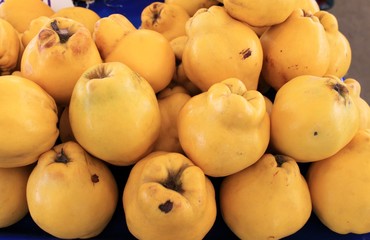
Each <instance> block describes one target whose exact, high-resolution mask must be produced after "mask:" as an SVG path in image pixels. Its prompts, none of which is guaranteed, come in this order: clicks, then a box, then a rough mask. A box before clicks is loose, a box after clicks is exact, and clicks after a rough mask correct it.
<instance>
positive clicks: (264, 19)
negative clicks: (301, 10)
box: [223, 0, 296, 27]
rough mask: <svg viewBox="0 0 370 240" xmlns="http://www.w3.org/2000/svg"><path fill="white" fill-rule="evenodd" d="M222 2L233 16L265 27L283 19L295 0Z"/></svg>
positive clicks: (290, 10)
mask: <svg viewBox="0 0 370 240" xmlns="http://www.w3.org/2000/svg"><path fill="white" fill-rule="evenodd" d="M223 4H224V7H225V9H226V11H227V12H228V13H229V14H230V16H232V17H233V18H235V19H237V20H239V21H242V22H246V23H248V24H249V25H251V26H254V27H266V26H272V25H276V24H279V23H282V22H283V21H285V20H286V19H287V18H288V17H289V15H290V14H291V13H292V11H293V10H294V8H295V6H296V0H264V1H260V0H223Z"/></svg>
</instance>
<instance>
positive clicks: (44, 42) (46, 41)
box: [38, 29, 56, 49]
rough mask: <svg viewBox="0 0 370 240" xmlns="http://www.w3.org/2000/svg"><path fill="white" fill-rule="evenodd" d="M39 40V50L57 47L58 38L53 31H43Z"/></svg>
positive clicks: (39, 35)
mask: <svg viewBox="0 0 370 240" xmlns="http://www.w3.org/2000/svg"><path fill="white" fill-rule="evenodd" d="M38 38H39V39H38V40H39V42H40V44H39V48H40V49H43V48H50V47H52V46H54V45H55V43H56V37H55V34H54V32H53V31H52V30H50V29H42V30H41V31H40V32H39V34H38Z"/></svg>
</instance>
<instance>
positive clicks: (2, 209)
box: [0, 165, 32, 229]
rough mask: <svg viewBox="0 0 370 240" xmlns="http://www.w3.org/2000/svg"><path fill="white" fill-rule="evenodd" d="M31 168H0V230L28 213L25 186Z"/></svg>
mask: <svg viewBox="0 0 370 240" xmlns="http://www.w3.org/2000/svg"><path fill="white" fill-rule="evenodd" d="M31 170H32V165H31V166H23V167H12V168H0V192H1V195H0V229H1V228H5V227H8V226H11V225H13V224H15V223H17V222H19V221H20V220H21V219H22V218H24V216H26V214H27V213H28V206H27V198H26V185H27V181H28V176H29V175H30V173H31Z"/></svg>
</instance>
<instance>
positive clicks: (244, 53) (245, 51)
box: [239, 48, 252, 59]
mask: <svg viewBox="0 0 370 240" xmlns="http://www.w3.org/2000/svg"><path fill="white" fill-rule="evenodd" d="M239 54H240V55H241V56H242V59H246V58H248V57H250V56H251V55H252V51H251V49H250V48H247V49H243V50H241V51H240V52H239Z"/></svg>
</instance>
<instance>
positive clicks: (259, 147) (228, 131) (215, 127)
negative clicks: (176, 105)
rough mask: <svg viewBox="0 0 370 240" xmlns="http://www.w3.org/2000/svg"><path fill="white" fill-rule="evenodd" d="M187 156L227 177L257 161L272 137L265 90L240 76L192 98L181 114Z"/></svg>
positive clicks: (182, 141) (210, 172) (181, 136)
mask: <svg viewBox="0 0 370 240" xmlns="http://www.w3.org/2000/svg"><path fill="white" fill-rule="evenodd" d="M177 121H178V123H177V127H178V131H179V132H178V135H179V140H180V144H181V146H182V148H183V150H184V152H185V153H186V155H187V156H188V157H189V158H190V159H191V160H192V161H193V162H194V163H195V164H196V165H197V166H199V167H200V168H201V169H202V170H203V171H204V172H205V174H207V175H209V176H212V177H223V176H227V175H230V174H233V173H235V172H238V171H240V170H242V169H244V168H246V167H248V166H250V165H252V164H253V163H255V162H256V161H257V160H258V159H259V158H260V157H261V156H262V155H263V154H264V152H265V150H266V148H267V146H268V143H269V138H270V121H269V116H268V113H267V112H266V103H265V100H264V97H263V96H262V94H261V93H259V92H258V91H256V90H247V89H246V88H245V86H244V85H243V83H242V82H241V81H240V80H239V79H236V78H229V79H226V80H224V81H222V82H220V83H216V84H214V85H213V86H212V87H211V88H210V89H209V90H208V91H207V92H204V93H201V94H198V95H196V96H194V97H192V98H191V99H190V100H188V102H187V103H185V105H184V106H183V107H182V109H181V110H180V113H179V116H178V120H177Z"/></svg>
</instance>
